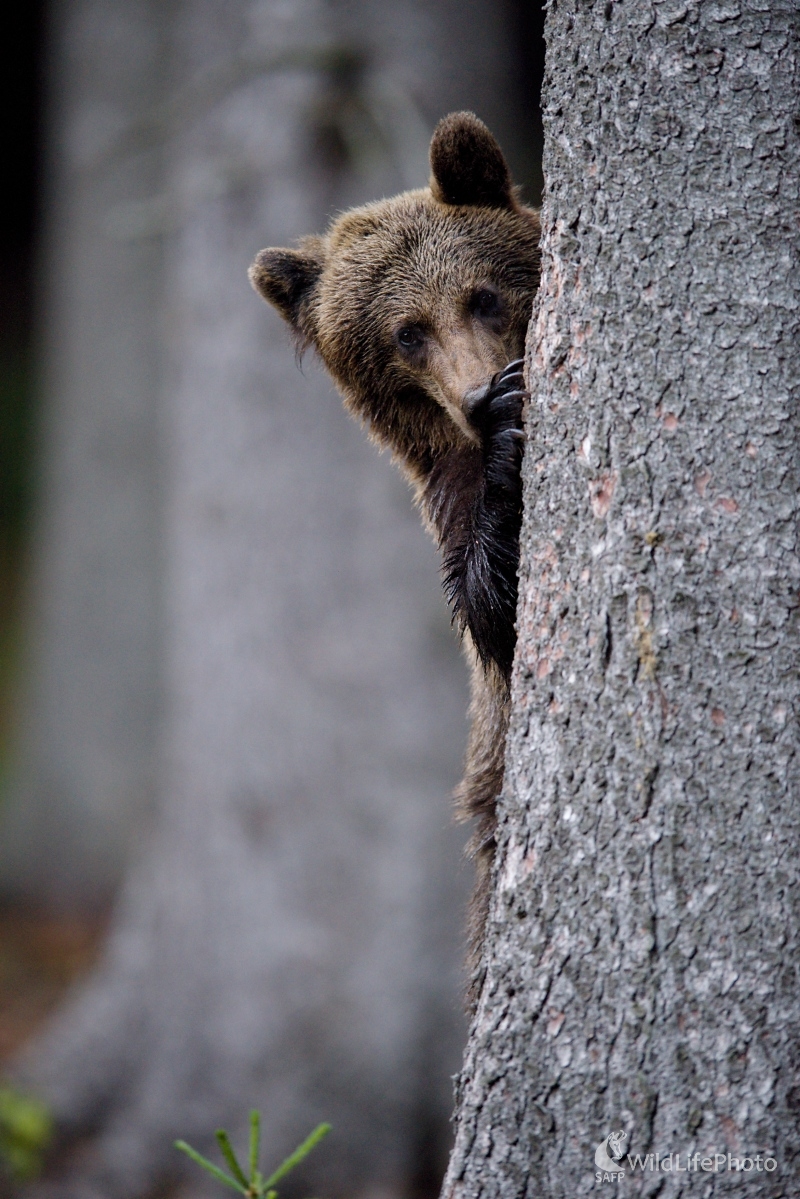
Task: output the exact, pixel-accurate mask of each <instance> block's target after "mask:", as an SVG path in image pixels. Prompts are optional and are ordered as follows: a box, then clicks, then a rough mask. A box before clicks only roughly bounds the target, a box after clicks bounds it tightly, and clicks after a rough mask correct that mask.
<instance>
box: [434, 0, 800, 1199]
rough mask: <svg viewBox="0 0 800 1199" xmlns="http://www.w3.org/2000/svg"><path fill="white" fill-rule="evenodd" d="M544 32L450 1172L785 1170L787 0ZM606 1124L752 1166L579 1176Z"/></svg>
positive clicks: (794, 470) (468, 1197)
mask: <svg viewBox="0 0 800 1199" xmlns="http://www.w3.org/2000/svg"><path fill="white" fill-rule="evenodd" d="M547 38H548V64H547V71H546V86H545V107H544V116H545V162H544V173H545V181H546V191H545V204H544V212H543V230H544V236H543V277H542V278H543V281H542V289H541V293H540V297H539V299H538V301H537V307H536V309H535V314H534V315H535V320H534V323H533V324H532V327H531V335H530V360H529V367H530V377H531V390H532V400H531V405H530V412H529V443H528V448H527V451H526V457H525V464H524V475H525V488H526V493H525V494H526V501H525V502H526V513H525V521H524V527H523V535H522V562H521V593H520V606H519V610H518V625H519V641H518V649H517V661H516V665H515V671H514V678H513V703H514V714H513V717H512V725H511V733H510V738H509V747H508V759H507V772H506V784H505V790H504V794H503V798H502V802H501V805H500V834H499V850H498V856H497V870H496V877H495V890H494V899H493V907H492V913H491V918H490V924H489V932H488V941H487V946H486V965H487V975H486V982H485V986H484V989H483V993H482V995H481V998H480V1003H479V1007H478V1011H477V1014H476V1016H475V1019H474V1023H473V1027H472V1029H471V1033H470V1040H469V1046H468V1050H467V1055H466V1061H465V1066H464V1071H463V1074H462V1077H461V1082H460V1087H459V1092H460V1093H459V1112H458V1123H457V1137H456V1148H455V1151H454V1154H453V1156H452V1159H451V1164H450V1169H449V1173H448V1178H447V1181H446V1184H445V1188H444V1195H445V1196H447V1199H456V1197H457V1199H473V1197H477V1196H483V1197H485V1199H521V1197H522V1196H530V1197H531V1199H532V1197H533V1196H536V1197H537V1199H540V1197H553V1199H555V1197H556V1196H559V1197H561V1196H563V1197H564V1199H574V1197H575V1196H577V1195H585V1194H590V1193H593V1192H595V1191H596V1190H597V1191H599V1193H601V1194H602V1193H603V1192H604V1191H607V1192H608V1193H613V1194H624V1195H654V1194H658V1195H660V1196H662V1197H665V1196H670V1197H672V1196H679V1195H680V1196H683V1195H704V1196H705V1195H716V1194H722V1193H724V1194H725V1195H755V1194H758V1195H760V1196H761V1195H764V1196H778V1195H780V1196H787V1197H788V1196H794V1195H797V1194H798V1193H799V1192H800V1135H799V1133H798V1105H799V1102H800V1100H799V1098H798V1097H799V1096H800V1087H799V1086H798V1067H800V998H799V995H800V990H799V989H798V977H797V954H798V949H799V948H800V946H799V945H798V940H799V938H800V907H799V905H800V886H799V885H798V884H800V877H799V875H800V818H799V817H798V813H797V802H796V800H797V795H798V784H800V779H799V778H798V755H797V748H798V730H797V716H798V698H799V697H798V665H799V662H798V624H797V605H798V599H797V587H798V578H799V576H800V563H799V562H798V556H797V524H796V520H797V495H798V482H800V480H798V425H797V417H798V412H797V401H798V375H799V374H800V369H799V368H800V338H798V312H799V309H800V305H799V303H798V301H799V299H800V296H799V295H798V280H799V278H800V276H799V275H798V260H797V249H798V232H797V220H796V218H797V196H798V194H800V145H799V143H798V130H797V119H796V112H797V94H798V92H797V84H798V77H797V52H798V25H797V6H796V4H794V3H793V2H792V3H790V2H788V0H699V2H698V0H694V2H693V0H664V2H663V3H652V2H651V0H626V2H624V3H583V2H579V0H557V2H554V3H553V4H552V5H551V7H550V9H549V14H548V24H547ZM620 1131H621V1132H622V1133H624V1137H623V1138H622V1147H623V1150H624V1151H625V1152H626V1153H627V1152H631V1153H640V1154H647V1153H658V1154H659V1155H660V1156H662V1157H663V1155H666V1154H667V1153H669V1152H670V1151H672V1152H673V1153H676V1152H680V1153H681V1155H685V1154H687V1153H689V1154H694V1153H695V1152H699V1153H700V1154H701V1155H713V1154H716V1153H720V1154H728V1153H730V1154H731V1155H733V1157H734V1158H737V1157H738V1158H739V1159H740V1160H741V1159H744V1158H747V1159H748V1161H749V1167H750V1168H748V1167H745V1169H743V1170H739V1171H737V1170H735V1169H733V1170H729V1169H728V1164H727V1159H726V1164H725V1166H724V1172H723V1168H722V1167H721V1168H720V1173H716V1174H715V1173H711V1172H707V1171H705V1170H703V1169H702V1168H697V1169H696V1170H695V1171H686V1168H685V1167H686V1162H685V1156H683V1157H682V1170H683V1172H676V1171H674V1170H672V1171H670V1170H666V1171H660V1172H656V1171H655V1170H653V1171H648V1170H644V1171H638V1170H636V1171H631V1169H630V1167H629V1165H628V1164H627V1163H626V1161H625V1159H624V1158H623V1160H622V1162H621V1163H620V1168H622V1169H624V1172H625V1179H624V1181H619V1180H617V1181H616V1182H610V1181H603V1180H602V1178H601V1180H600V1181H598V1180H597V1179H596V1173H595V1172H596V1169H597V1167H596V1164H595V1156H594V1155H595V1150H596V1148H597V1147H598V1145H599V1144H600V1143H601V1142H603V1141H604V1140H605V1138H606V1137H607V1136H608V1135H609V1133H612V1132H620ZM758 1154H760V1155H761V1160H762V1162H763V1159H764V1156H765V1155H771V1156H772V1157H774V1159H775V1161H776V1163H777V1164H776V1167H775V1169H774V1170H773V1171H772V1172H766V1171H765V1170H764V1168H763V1165H762V1167H761V1169H760V1170H758V1167H757V1166H756V1164H755V1158H756V1155H758ZM612 1160H613V1159H612Z"/></svg>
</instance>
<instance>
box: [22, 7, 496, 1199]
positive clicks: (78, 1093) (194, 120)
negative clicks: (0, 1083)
mask: <svg viewBox="0 0 800 1199" xmlns="http://www.w3.org/2000/svg"><path fill="white" fill-rule="evenodd" d="M87 2H88V0H87ZM456 29H457V30H458V34H457V36H456V35H454V30H456ZM170 53H171V56H172V57H171V64H172V65H171V67H170V70H174V72H175V88H174V92H173V91H171V92H170V96H169V97H168V102H167V103H166V104H165V105H163V106H162V107H161V108H158V109H157V110H156V111H155V112H154V113H152V114H150V116H151V117H154V118H155V119H156V121H157V122H159V123H160V128H161V129H162V135H163V136H164V138H165V139H166V140H165V149H164V155H163V157H164V161H165V162H166V163H167V164H168V168H169V169H168V171H167V174H166V178H165V180H164V185H163V190H162V192H161V194H160V195H159V196H158V197H156V198H157V199H158V203H153V204H152V205H151V207H150V211H151V214H152V215H153V217H154V219H155V218H158V220H159V221H160V233H161V236H162V238H163V245H164V254H165V264H164V275H165V300H164V303H163V306H162V308H161V309H160V311H159V314H158V315H159V322H160V326H161V327H162V328H163V330H164V335H165V338H166V343H167V344H166V353H165V361H166V378H165V381H164V383H163V389H162V395H161V400H160V411H159V435H160V446H161V461H162V476H161V480H160V487H159V494H160V496H161V502H162V503H163V509H162V517H161V520H162V528H163V563H162V569H163V606H164V616H163V633H162V647H163V649H162V656H161V673H162V689H163V719H162V721H161V725H160V730H159V731H160V734H161V743H162V748H161V762H160V767H159V774H158V785H157V798H158V807H157V810H156V813H155V815H154V819H153V828H152V835H151V838H150V841H149V845H148V847H147V848H146V849H145V850H144V851H143V852H142V854H141V856H140V858H139V860H138V862H137V863H136V865H135V867H134V869H133V870H132V871H131V873H130V875H129V877H128V879H127V881H126V884H125V888H124V892H123V896H122V900H121V903H120V905H119V908H118V910H117V913H116V917H115V920H114V924H113V928H112V932H111V937H110V941H109V946H108V951H107V954H106V956H105V959H104V961H103V963H102V966H101V968H100V970H99V971H98V973H97V974H96V976H95V977H94V978H93V979H92V980H91V981H90V983H89V985H88V987H87V988H86V989H84V990H83V991H82V992H81V993H79V994H78V995H76V996H75V997H74V999H73V1001H72V1002H71V1003H70V1004H69V1005H68V1006H67V1007H66V1008H65V1010H64V1011H63V1012H62V1013H61V1014H60V1016H59V1017H58V1019H57V1021H56V1022H55V1024H54V1025H53V1027H52V1028H51V1030H50V1031H49V1033H48V1034H47V1035H46V1036H45V1037H44V1039H43V1040H42V1041H40V1043H39V1044H38V1045H37V1046H36V1047H35V1049H34V1051H33V1052H32V1055H31V1057H30V1058H29V1059H28V1061H27V1063H26V1064H25V1067H24V1069H22V1070H21V1077H22V1078H23V1079H26V1080H28V1081H29V1082H31V1083H32V1084H33V1085H35V1086H36V1088H37V1089H38V1090H40V1091H41V1092H42V1093H43V1094H44V1096H45V1097H46V1098H47V1099H49V1101H50V1102H51V1103H52V1105H53V1107H54V1110H55V1112H56V1115H57V1118H58V1121H59V1125H60V1127H61V1129H62V1131H63V1133H64V1135H65V1136H70V1135H74V1134H89V1135H90V1138H91V1139H90V1141H89V1143H88V1145H87V1146H86V1148H85V1152H83V1153H82V1154H81V1155H80V1157H79V1158H77V1159H76V1160H75V1163H74V1166H73V1169H72V1171H71V1173H70V1174H69V1176H68V1177H66V1178H65V1177H61V1178H57V1179H55V1180H54V1181H53V1184H52V1185H53V1186H54V1187H55V1189H56V1191H57V1192H58V1193H60V1194H80V1195H92V1194H98V1193H100V1194H102V1195H103V1196H105V1197H114V1196H120V1197H124V1196H134V1195H136V1196H141V1195H142V1194H145V1193H147V1192H148V1191H149V1189H150V1188H152V1187H153V1186H155V1185H156V1184H157V1183H158V1181H159V1180H160V1179H161V1178H163V1176H164V1175H165V1174H168V1173H169V1172H170V1170H171V1169H172V1170H177V1169H179V1168H181V1166H182V1159H181V1158H180V1157H179V1156H178V1155H177V1154H175V1152H174V1150H173V1149H172V1147H171V1141H172V1138H173V1137H175V1136H183V1137H186V1138H187V1139H188V1140H189V1141H192V1142H193V1143H195V1144H198V1146H199V1147H201V1148H205V1150H206V1151H208V1150H210V1149H211V1143H210V1142H211V1133H212V1130H213V1129H214V1128H215V1127H216V1126H218V1125H220V1124H223V1125H228V1126H229V1127H231V1128H232V1129H233V1130H234V1134H235V1135H239V1134H241V1131H242V1128H243V1125H244V1122H245V1119H246V1113H247V1110H248V1108H249V1107H251V1106H260V1107H261V1108H262V1110H263V1111H264V1113H265V1123H266V1129H265V1132H266V1136H265V1145H264V1155H265V1158H267V1159H272V1160H275V1159H279V1158H280V1155H281V1154H282V1153H283V1152H285V1151H286V1150H287V1149H288V1148H290V1147H291V1146H292V1145H293V1144H295V1143H297V1141H298V1140H299V1139H300V1138H301V1137H302V1136H303V1135H304V1134H305V1133H306V1132H307V1131H308V1130H309V1128H310V1127H311V1126H312V1125H313V1124H314V1123H315V1122H316V1121H317V1120H320V1119H328V1120H330V1121H331V1122H332V1123H333V1125H334V1132H333V1134H332V1136H331V1138H330V1139H329V1141H328V1142H326V1144H325V1146H324V1147H322V1148H320V1150H318V1151H317V1152H316V1153H315V1155H314V1157H313V1158H312V1159H310V1161H309V1167H308V1170H307V1172H306V1175H305V1178H304V1179H298V1182H297V1185H298V1186H299V1187H302V1193H304V1194H308V1192H309V1190H310V1189H311V1188H312V1187H313V1189H314V1190H315V1191H316V1193H320V1194H324V1195H326V1196H331V1197H332V1196H335V1195H337V1194H347V1196H348V1199H350V1197H351V1196H354V1195H361V1194H364V1195H366V1194H367V1193H369V1194H370V1195H373V1196H378V1195H380V1196H395V1195H400V1194H405V1193H407V1192H408V1191H409V1189H410V1188H411V1186H412V1184H414V1183H415V1181H416V1182H417V1183H419V1184H420V1185H421V1184H422V1182H424V1181H425V1179H424V1178H422V1179H421V1178H420V1173H423V1174H424V1171H425V1169H426V1168H427V1169H431V1168H434V1167H436V1166H437V1163H439V1162H440V1161H441V1153H442V1145H443V1144H444V1138H445V1137H446V1135H447V1132H446V1121H447V1116H448V1114H449V1107H450V1096H449V1091H450V1085H449V1079H448V1073H449V1069H450V1066H451V1063H453V1064H455V1063H454V1058H455V1059H456V1060H457V1056H458V1044H459V1041H460V1039H461V1036H462V1031H463V1030H462V1027H461V1018H460V994H459V993H460V990H461V980H460V977H459V975H460V970H459V963H460V959H461V956H462V950H461V939H462V938H461V935H460V925H461V921H462V918H463V906H464V898H465V895H464V892H465V891H466V890H467V889H468V872H467V871H466V870H465V869H463V868H462V867H460V865H459V853H460V845H461V841H462V838H461V836H460V835H459V834H457V833H455V832H454V830H453V829H452V828H451V827H450V821H451V815H450V808H449V800H448V796H449V792H450V791H451V790H452V787H453V784H454V783H455V782H456V781H457V778H458V773H459V766H460V758H461V755H462V752H463V745H464V740H465V722H464V715H463V709H464V706H465V695H464V690H463V679H462V667H461V665H460V663H459V662H458V656H457V651H456V649H455V642H454V639H453V638H452V635H451V633H450V630H449V629H448V617H447V614H446V609H445V606H444V603H443V601H442V599H441V596H440V594H439V583H438V577H437V576H438V569H437V562H436V554H435V551H434V549H433V547H432V546H431V545H429V544H428V542H427V539H426V537H425V534H424V533H423V532H422V530H421V529H420V527H419V518H418V515H417V514H416V512H414V511H413V509H412V506H411V502H410V496H409V494H408V491H407V489H406V487H405V485H404V484H403V483H402V481H401V480H400V478H399V476H398V475H397V474H396V472H395V471H394V469H393V467H392V466H391V464H390V463H389V462H388V461H387V460H386V459H381V458H380V457H379V456H378V455H377V454H376V452H375V450H374V447H372V446H370V445H369V444H367V442H366V440H365V439H364V437H363V435H362V434H361V433H360V431H359V429H358V428H357V426H355V425H354V424H353V423H352V422H351V421H350V420H349V419H348V418H347V417H346V416H345V414H344V412H343V411H342V406H341V401H340V399H339V398H338V397H337V396H336V395H335V394H334V393H333V390H332V388H331V386H330V384H329V383H328V382H327V381H326V379H325V378H324V377H323V375H322V372H321V371H320V370H319V369H318V368H317V367H316V366H315V365H314V363H313V362H312V361H310V360H309V361H307V362H306V364H305V365H304V368H303V373H302V374H301V373H299V372H298V370H297V368H296V364H295V361H294V355H293V353H292V348H291V345H290V343H289V341H288V338H287V337H286V335H285V333H284V330H283V327H282V325H281V323H280V321H279V319H278V317H277V316H271V315H270V314H269V313H268V311H267V310H266V309H265V307H264V305H263V303H262V302H261V301H260V300H259V299H258V298H257V297H256V296H255V295H254V294H253V293H252V291H251V290H250V288H249V286H248V284H247V278H246V270H247V266H248V264H249V262H250V261H251V260H252V258H253V256H254V254H255V252H256V251H257V250H258V249H259V248H261V246H263V245H264V244H265V243H266V242H273V243H276V244H286V243H289V242H291V241H293V240H294V239H295V238H297V237H299V236H300V235H302V234H306V233H309V232H311V231H314V230H316V229H320V228H321V227H322V226H323V225H324V223H325V221H326V218H327V216H328V213H329V212H330V210H331V209H334V208H336V207H339V206H342V205H346V204H348V203H352V202H354V201H358V200H363V199H367V198H372V197H374V196H375V195H380V194H381V192H383V191H385V192H390V191H394V190H398V189H399V188H402V187H405V186H409V185H413V184H418V183H421V182H422V181H423V180H424V179H425V176H426V174H427V163H426V151H427V143H428V138H429V134H430V128H431V126H432V124H433V121H434V119H435V118H436V117H438V116H439V115H440V114H441V112H442V111H445V110H447V109H448V108H457V107H475V108H476V109H477V110H478V111H479V112H481V113H482V114H483V115H485V117H486V119H487V120H488V121H489V122H490V123H492V124H493V126H494V127H496V128H497V129H498V132H499V133H500V134H501V136H502V133H503V126H504V121H503V120H502V119H501V118H502V116H503V113H504V111H505V112H507V111H509V110H510V104H509V100H508V77H507V62H508V59H509V56H510V54H511V45H510V38H509V36H508V23H507V21H506V17H505V10H504V7H503V6H497V8H496V9H494V10H493V12H492V14H491V15H488V14H486V12H485V6H484V5H482V4H480V3H479V2H478V0H475V3H470V4H466V5H465V4H463V3H456V2H455V0H453V2H452V3H451V2H449V0H448V2H442V3H437V4H434V5H430V4H417V3H415V2H413V0H403V2H400V3H396V4H395V5H393V6H392V7H391V9H390V8H388V7H387V6H385V5H384V4H382V3H380V2H378V0H374V2H372V0H369V2H364V3H353V4H351V5H346V4H326V3H313V2H311V0H297V2H288V3H287V2H285V0H281V2H280V3H278V2H269V3H252V4H251V3H247V4H241V5H234V6H232V5H230V4H227V3H224V2H221V0H187V2H186V3H183V4H181V5H179V6H178V8H177V16H176V19H175V25H174V27H173V29H172V49H171V52H170ZM441 1164H442V1166H443V1162H441ZM191 1170H192V1187H193V1190H195V1191H196V1190H198V1189H199V1188H200V1187H202V1185H203V1179H202V1176H199V1177H198V1174H197V1171H196V1169H195V1167H191ZM438 1177H440V1173H439V1175H438V1176H437V1179H436V1183H438ZM427 1181H428V1182H430V1179H428V1180H427ZM434 1185H435V1184H434ZM291 1186H292V1184H291V1183H290V1184H289V1187H288V1188H287V1193H292V1192H291ZM281 1193H282V1194H283V1189H282V1192H281Z"/></svg>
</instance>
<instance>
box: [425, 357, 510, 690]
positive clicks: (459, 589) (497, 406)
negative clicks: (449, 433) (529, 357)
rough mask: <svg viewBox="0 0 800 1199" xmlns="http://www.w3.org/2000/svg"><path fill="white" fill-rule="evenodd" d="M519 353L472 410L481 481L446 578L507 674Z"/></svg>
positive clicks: (448, 550) (490, 658) (489, 657)
mask: <svg viewBox="0 0 800 1199" xmlns="http://www.w3.org/2000/svg"><path fill="white" fill-rule="evenodd" d="M522 365H523V364H522V359H519V360H518V361H516V362H512V363H510V364H509V366H507V367H506V368H505V370H503V371H501V372H500V373H499V374H498V375H495V377H494V378H493V379H492V381H491V383H490V385H489V387H488V389H487V392H486V395H485V396H484V397H482V399H481V400H480V401H479V402H478V404H477V405H476V406H475V407H474V408H473V410H472V412H471V413H470V421H471V423H472V424H473V425H474V426H475V428H476V429H477V430H478V432H479V433H480V435H481V456H482V472H481V478H480V481H479V485H478V486H477V488H476V489H475V491H474V493H473V495H472V496H471V497H469V504H468V507H467V510H466V511H463V510H462V521H461V522H459V523H460V526H461V527H460V530H459V532H460V534H461V535H460V536H458V537H457V538H456V539H455V543H453V542H450V544H448V543H447V542H448V540H449V539H447V538H446V539H445V542H444V545H443V548H444V551H445V554H444V576H445V577H444V585H445V590H446V592H447V595H448V598H449V600H450V603H451V605H452V608H453V615H454V618H455V619H457V620H458V621H459V623H461V624H462V626H463V625H466V627H467V628H468V629H469V631H470V634H471V636H472V640H473V642H474V645H475V648H476V650H477V651H478V654H479V656H480V658H481V661H482V662H483V665H484V667H488V665H489V664H490V662H494V663H496V664H497V666H498V667H499V669H500V672H501V673H502V675H503V677H504V678H505V679H508V676H509V674H510V673H511V663H512V660H513V657H514V646H515V644H516V629H515V627H514V622H515V617H516V610H517V567H518V564H519V531H520V525H521V522H522V479H521V476H520V466H521V463H522V451H523V443H524V434H523V432H522V403H523V400H524V399H525V396H526V394H527V393H526V391H525V382H524V379H523V374H522Z"/></svg>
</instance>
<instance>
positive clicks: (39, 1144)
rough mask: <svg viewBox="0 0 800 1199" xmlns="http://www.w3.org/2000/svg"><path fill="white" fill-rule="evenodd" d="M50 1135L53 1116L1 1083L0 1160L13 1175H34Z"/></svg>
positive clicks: (26, 1177) (21, 1177)
mask: <svg viewBox="0 0 800 1199" xmlns="http://www.w3.org/2000/svg"><path fill="white" fill-rule="evenodd" d="M52 1135H53V1121H52V1117H51V1116H50V1112H49V1111H48V1109H47V1108H46V1107H45V1105H44V1104H43V1103H40V1102H39V1101H38V1100H37V1099H31V1098H30V1097H29V1096H27V1095H20V1094H19V1092H18V1091H15V1090H13V1089H12V1088H11V1087H0V1161H2V1163H3V1165H4V1166H5V1167H6V1169H7V1170H8V1172H9V1174H11V1176H12V1177H13V1178H15V1179H17V1180H18V1181H20V1182H25V1181H27V1180H29V1179H31V1178H35V1177H36V1175H37V1174H38V1173H39V1172H40V1170H41V1168H42V1162H43V1159H44V1154H45V1150H46V1149H47V1146H48V1145H49V1144H50V1140H51V1137H52Z"/></svg>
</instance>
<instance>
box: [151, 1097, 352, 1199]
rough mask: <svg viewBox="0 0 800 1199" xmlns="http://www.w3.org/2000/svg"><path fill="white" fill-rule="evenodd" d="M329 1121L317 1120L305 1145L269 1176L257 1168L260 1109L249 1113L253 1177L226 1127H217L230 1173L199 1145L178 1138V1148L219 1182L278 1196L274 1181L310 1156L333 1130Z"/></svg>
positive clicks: (259, 1197) (251, 1194) (261, 1196)
mask: <svg viewBox="0 0 800 1199" xmlns="http://www.w3.org/2000/svg"><path fill="white" fill-rule="evenodd" d="M330 1129H331V1126H330V1124H318V1125H317V1127H316V1128H315V1129H314V1131H313V1132H312V1133H311V1134H310V1135H309V1136H307V1137H306V1139H305V1140H304V1141H303V1143H302V1145H298V1146H297V1148H296V1149H295V1151H294V1153H290V1154H289V1156H288V1157H287V1158H286V1161H284V1162H281V1164H280V1165H279V1166H278V1168H277V1170H275V1171H274V1172H273V1173H272V1174H270V1176H269V1178H264V1176H263V1175H262V1174H261V1173H260V1171H259V1169H258V1145H259V1139H260V1134H261V1115H260V1113H259V1112H251V1113H250V1154H249V1158H250V1160H249V1166H250V1177H249V1178H248V1177H247V1175H246V1174H245V1172H244V1170H243V1169H242V1167H241V1166H240V1165H239V1161H238V1159H237V1157H236V1154H235V1153H234V1152H233V1146H232V1145H231V1141H230V1137H229V1136H228V1134H227V1132H226V1131H225V1129H224V1128H218V1129H217V1133H216V1136H217V1141H218V1142H219V1147H220V1149H221V1150H222V1156H223V1157H224V1158H225V1161H226V1162H227V1163H228V1166H229V1167H230V1171H231V1172H230V1174H226V1173H225V1171H224V1170H220V1168H219V1166H215V1165H214V1163H213V1162H210V1161H209V1160H208V1158H207V1157H203V1155H202V1154H201V1153H198V1152H197V1150H196V1149H192V1147H191V1145H187V1144H186V1142H185V1141H176V1142H175V1148H176V1149H180V1150H182V1151H183V1152H184V1153H185V1154H186V1155H187V1157H190V1158H191V1159H192V1161H193V1162H197V1164H198V1166H202V1167H203V1169H204V1170H207V1171H208V1173H209V1174H211V1175H212V1176H213V1177H214V1178H216V1179H217V1181H218V1182H222V1183H224V1184H225V1186H227V1187H233V1189H234V1190H235V1191H239V1193H240V1194H242V1195H246V1196H247V1199H278V1192H277V1191H276V1190H275V1184H276V1183H277V1182H280V1180H281V1179H282V1178H285V1177H286V1175H287V1174H288V1173H289V1171H290V1170H293V1169H294V1168H295V1166H298V1165H299V1164H300V1162H301V1161H302V1160H303V1159H304V1158H305V1157H308V1155H309V1153H310V1152H311V1150H312V1149H313V1148H314V1146H315V1145H317V1144H319V1142H320V1141H321V1140H322V1138H323V1137H324V1136H325V1135H326V1134H327V1133H329V1132H330Z"/></svg>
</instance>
